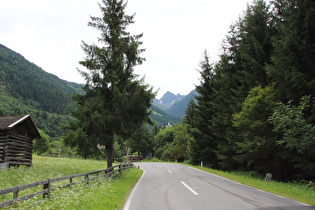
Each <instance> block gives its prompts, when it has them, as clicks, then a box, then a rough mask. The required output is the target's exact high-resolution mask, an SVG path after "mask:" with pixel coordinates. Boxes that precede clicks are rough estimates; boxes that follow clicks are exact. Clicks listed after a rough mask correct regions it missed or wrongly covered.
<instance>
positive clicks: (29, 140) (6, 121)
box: [0, 115, 41, 169]
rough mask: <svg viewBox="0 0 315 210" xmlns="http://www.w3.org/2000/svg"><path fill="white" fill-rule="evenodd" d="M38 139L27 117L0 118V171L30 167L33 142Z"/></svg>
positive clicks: (33, 125) (34, 127)
mask: <svg viewBox="0 0 315 210" xmlns="http://www.w3.org/2000/svg"><path fill="white" fill-rule="evenodd" d="M40 138H41V136H40V134H39V132H38V130H37V128H36V126H35V124H34V122H33V120H32V119H31V117H30V116H29V115H26V116H8V117H1V116H0V169H6V168H9V167H10V166H11V165H17V166H20V165H26V166H32V152H33V140H34V139H40Z"/></svg>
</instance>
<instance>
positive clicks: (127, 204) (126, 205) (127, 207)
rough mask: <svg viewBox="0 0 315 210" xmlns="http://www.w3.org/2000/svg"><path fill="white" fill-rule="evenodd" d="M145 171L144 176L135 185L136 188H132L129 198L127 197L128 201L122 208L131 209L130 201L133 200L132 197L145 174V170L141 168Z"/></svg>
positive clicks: (124, 209)
mask: <svg viewBox="0 0 315 210" xmlns="http://www.w3.org/2000/svg"><path fill="white" fill-rule="evenodd" d="M141 170H142V171H143V174H142V176H141V177H140V179H139V180H138V182H137V184H136V185H135V186H134V188H133V189H132V191H131V193H130V194H129V196H128V198H127V201H126V203H125V205H124V207H123V208H122V209H123V210H129V207H130V203H131V200H132V197H133V194H134V193H135V191H136V189H137V187H138V185H139V182H140V181H141V179H142V177H143V176H144V174H145V171H144V170H143V169H141Z"/></svg>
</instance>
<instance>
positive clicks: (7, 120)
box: [0, 115, 41, 138]
mask: <svg viewBox="0 0 315 210" xmlns="http://www.w3.org/2000/svg"><path fill="white" fill-rule="evenodd" d="M25 121H26V123H27V126H28V128H29V129H31V131H32V133H33V135H34V137H35V138H41V136H40V134H39V132H38V130H37V128H36V126H35V124H34V122H33V120H32V118H31V117H30V116H29V115H25V116H7V117H1V116H0V130H9V129H12V128H14V127H15V126H16V125H19V124H20V123H22V122H25Z"/></svg>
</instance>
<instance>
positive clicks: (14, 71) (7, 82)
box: [0, 44, 83, 138]
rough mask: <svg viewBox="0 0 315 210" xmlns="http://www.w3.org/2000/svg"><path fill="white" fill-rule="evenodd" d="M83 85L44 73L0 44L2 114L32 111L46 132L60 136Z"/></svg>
mask: <svg viewBox="0 0 315 210" xmlns="http://www.w3.org/2000/svg"><path fill="white" fill-rule="evenodd" d="M82 86H83V85H81V84H76V83H73V82H67V81H64V80H61V79H59V78H58V77H57V76H55V75H53V74H49V73H47V72H45V71H44V70H43V69H41V68H40V67H38V66H36V65H35V64H33V63H31V62H29V61H28V60H26V59H25V58H24V57H23V56H22V55H20V54H18V53H16V52H14V51H12V50H10V49H9V48H7V47H5V46H4V45H1V44H0V116H13V115H26V114H29V115H31V116H32V119H33V120H34V122H35V124H36V126H37V127H38V128H40V129H42V130H44V131H45V133H46V134H48V135H49V136H51V137H53V138H54V137H60V136H61V135H62V134H63V130H62V129H61V127H62V126H63V125H64V124H65V123H66V122H67V121H68V120H69V119H71V116H70V114H69V110H68V109H69V107H73V106H74V102H73V101H72V99H71V95H72V94H80V93H83V90H82Z"/></svg>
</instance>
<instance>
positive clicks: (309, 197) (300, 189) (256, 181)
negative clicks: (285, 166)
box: [185, 164, 315, 205]
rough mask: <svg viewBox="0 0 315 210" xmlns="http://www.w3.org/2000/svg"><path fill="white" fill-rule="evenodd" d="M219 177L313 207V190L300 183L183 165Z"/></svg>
mask: <svg viewBox="0 0 315 210" xmlns="http://www.w3.org/2000/svg"><path fill="white" fill-rule="evenodd" d="M185 165H188V166H191V167H194V168H197V169H200V170H203V171H206V172H209V173H212V174H216V175H218V176H221V177H225V178H227V179H230V180H234V181H236V182H239V183H242V184H245V185H248V186H251V187H255V188H258V189H261V190H264V191H267V192H271V193H274V194H277V195H281V196H283V197H287V198H290V199H293V200H297V201H300V202H303V203H307V204H310V205H315V188H314V186H309V185H307V184H302V183H292V182H278V181H270V182H266V181H265V180H264V178H263V177H259V176H256V175H253V174H251V173H249V172H224V171H219V170H214V169H210V168H205V167H204V168H201V167H200V166H193V165H190V164H185Z"/></svg>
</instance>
